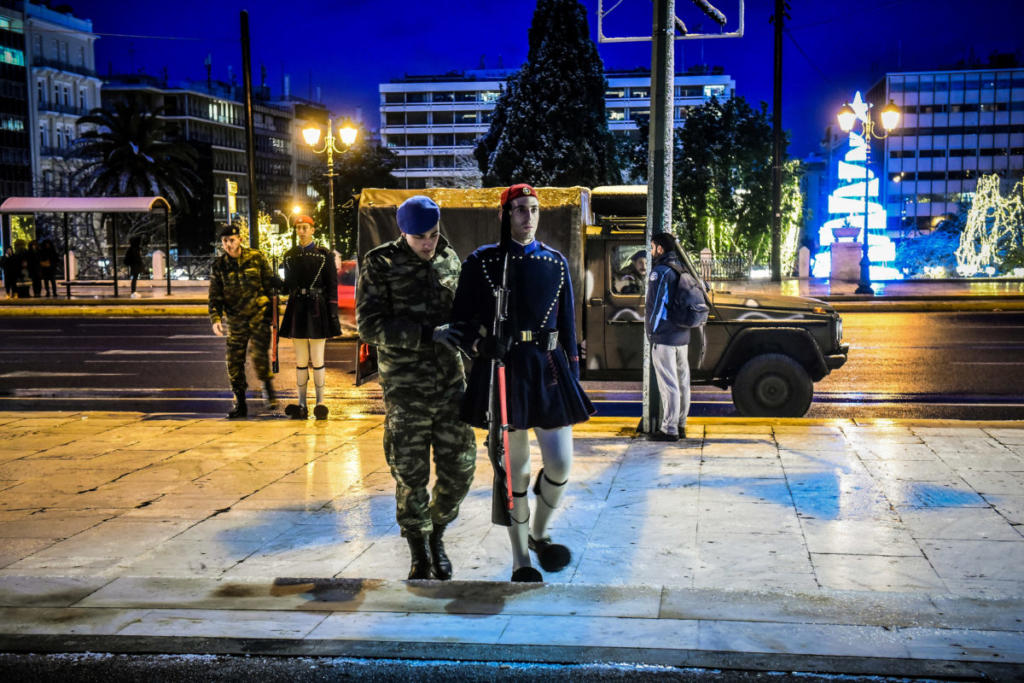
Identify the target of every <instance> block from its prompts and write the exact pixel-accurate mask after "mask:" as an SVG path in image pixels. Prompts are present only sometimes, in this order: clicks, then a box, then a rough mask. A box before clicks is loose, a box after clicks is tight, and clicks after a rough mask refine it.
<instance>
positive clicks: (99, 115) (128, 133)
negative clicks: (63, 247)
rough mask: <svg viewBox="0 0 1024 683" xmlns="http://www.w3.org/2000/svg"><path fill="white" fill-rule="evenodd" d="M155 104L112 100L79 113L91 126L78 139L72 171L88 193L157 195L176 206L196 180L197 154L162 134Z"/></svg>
mask: <svg viewBox="0 0 1024 683" xmlns="http://www.w3.org/2000/svg"><path fill="white" fill-rule="evenodd" d="M160 111H161V110H160V109H157V110H155V111H147V110H145V109H143V108H142V107H140V106H139V105H138V104H137V103H136V102H115V103H114V105H113V108H112V109H93V110H92V111H90V112H89V113H88V114H87V115H85V116H83V117H81V118H80V119H78V123H80V124H92V125H93V126H95V128H93V129H90V130H87V131H85V132H84V133H82V136H81V137H80V138H79V139H78V141H77V143H78V149H77V153H78V155H79V156H80V157H81V158H82V159H83V160H84V163H83V165H82V166H81V167H80V168H79V170H78V172H77V174H76V180H77V181H78V182H79V183H80V186H81V188H82V190H83V191H84V192H85V194H87V195H91V196H101V197H102V196H121V197H125V196H129V197H131V196H134V197H142V196H151V195H160V196H162V197H164V198H165V199H167V201H168V202H170V204H171V206H172V207H173V209H175V210H177V211H181V210H183V209H185V208H186V206H187V202H188V200H189V199H190V198H192V197H194V196H195V194H196V190H197V188H199V187H200V186H201V181H200V179H199V176H198V175H197V174H196V170H195V169H196V160H197V158H198V154H197V152H196V150H195V148H193V147H192V146H191V145H189V144H187V143H183V142H177V141H169V140H167V139H166V137H167V130H166V126H165V125H164V122H163V121H161V120H160V119H159V118H157V117H158V116H159V114H160Z"/></svg>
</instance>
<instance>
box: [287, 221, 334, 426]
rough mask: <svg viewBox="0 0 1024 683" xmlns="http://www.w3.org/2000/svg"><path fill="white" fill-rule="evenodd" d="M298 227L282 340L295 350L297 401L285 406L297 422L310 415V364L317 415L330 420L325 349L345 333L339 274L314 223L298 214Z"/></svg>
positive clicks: (289, 262) (289, 264) (289, 267)
mask: <svg viewBox="0 0 1024 683" xmlns="http://www.w3.org/2000/svg"><path fill="white" fill-rule="evenodd" d="M294 225H295V236H296V237H297V239H298V242H299V243H298V244H297V245H295V246H294V247H292V248H291V249H289V250H288V251H287V252H286V253H285V255H284V287H285V290H286V291H287V293H288V305H287V306H286V307H285V309H284V317H283V318H282V319H281V336H282V337H285V338H288V339H291V340H292V347H293V348H294V349H295V383H296V385H297V386H298V390H299V402H298V403H297V404H291V405H288V406H286V407H285V409H284V412H285V414H287V415H288V417H290V418H292V419H293V420H305V419H306V418H307V417H309V409H308V408H307V407H306V389H307V385H308V384H309V370H310V364H312V366H313V367H312V370H313V387H314V388H315V390H316V403H315V404H314V405H313V416H314V417H316V419H318V420H326V419H327V406H326V405H325V404H324V385H325V384H326V378H327V369H326V367H325V364H324V349H325V347H326V346H327V340H328V339H329V338H330V337H337V336H339V335H340V334H341V323H340V322H339V321H338V271H337V269H336V268H335V266H334V254H333V253H332V252H331V251H330V250H329V249H327V248H326V247H322V246H320V245H318V244H317V243H315V242H314V241H313V233H314V232H315V231H316V227H315V226H314V224H313V219H312V218H310V217H309V216H299V217H297V218H296V219H295V222H294Z"/></svg>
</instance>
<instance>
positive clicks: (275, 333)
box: [270, 258, 281, 372]
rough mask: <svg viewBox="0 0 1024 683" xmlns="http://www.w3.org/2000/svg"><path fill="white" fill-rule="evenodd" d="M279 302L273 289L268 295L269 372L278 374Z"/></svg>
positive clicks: (275, 272)
mask: <svg viewBox="0 0 1024 683" xmlns="http://www.w3.org/2000/svg"><path fill="white" fill-rule="evenodd" d="M273 272H274V277H275V278H276V277H277V259H276V258H275V259H274V271H273ZM280 307H281V306H280V301H279V299H278V295H277V287H276V285H275V287H274V293H273V294H271V295H270V371H271V372H278V371H279V370H280V364H279V363H278V361H277V341H278V338H279V336H280V335H279V331H280V330H279V327H280V323H279V321H278V309H279V308H280Z"/></svg>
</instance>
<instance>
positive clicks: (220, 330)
mask: <svg viewBox="0 0 1024 683" xmlns="http://www.w3.org/2000/svg"><path fill="white" fill-rule="evenodd" d="M213 333H214V334H215V335H217V336H218V337H223V336H224V323H222V322H221V321H219V320H218V321H217V322H215V323H214V324H213Z"/></svg>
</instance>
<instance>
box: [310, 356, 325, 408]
mask: <svg viewBox="0 0 1024 683" xmlns="http://www.w3.org/2000/svg"><path fill="white" fill-rule="evenodd" d="M326 379H327V369H326V368H325V367H324V366H322V365H321V366H320V367H318V368H316V367H315V368H313V387H314V388H315V389H316V404H317V405H320V404H321V403H323V402H324V382H325V381H326Z"/></svg>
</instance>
